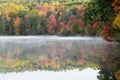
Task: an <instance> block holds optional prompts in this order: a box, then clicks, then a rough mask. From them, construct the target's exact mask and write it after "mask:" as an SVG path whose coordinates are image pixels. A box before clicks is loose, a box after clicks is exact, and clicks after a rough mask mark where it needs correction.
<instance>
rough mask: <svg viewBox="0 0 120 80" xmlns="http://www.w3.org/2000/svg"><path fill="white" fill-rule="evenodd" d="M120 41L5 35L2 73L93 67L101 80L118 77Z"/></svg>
mask: <svg viewBox="0 0 120 80" xmlns="http://www.w3.org/2000/svg"><path fill="white" fill-rule="evenodd" d="M119 50H120V44H119V43H117V42H107V41H104V40H103V39H101V38H92V37H57V36H52V37H50V36H49V37H47V36H41V37H40V36H39V37H37V36H34V37H32V36H31V37H30V36H29V37H1V38H0V72H13V71H16V72H21V71H35V70H51V71H62V70H72V69H76V68H77V69H79V70H83V69H85V68H88V67H91V68H93V69H99V70H100V72H99V76H98V78H99V79H100V80H102V79H104V78H105V79H108V80H115V75H114V74H115V73H116V72H117V71H118V70H119V69H120V62H119V61H120V52H119Z"/></svg>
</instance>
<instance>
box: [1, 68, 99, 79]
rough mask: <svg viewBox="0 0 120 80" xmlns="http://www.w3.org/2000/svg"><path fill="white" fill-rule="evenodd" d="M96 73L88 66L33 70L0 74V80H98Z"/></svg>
mask: <svg viewBox="0 0 120 80" xmlns="http://www.w3.org/2000/svg"><path fill="white" fill-rule="evenodd" d="M97 74H98V70H96V71H95V70H93V69H90V68H89V69H85V70H83V71H79V70H77V69H75V70H70V71H59V72H54V71H34V72H24V73H7V74H0V80H98V79H97Z"/></svg>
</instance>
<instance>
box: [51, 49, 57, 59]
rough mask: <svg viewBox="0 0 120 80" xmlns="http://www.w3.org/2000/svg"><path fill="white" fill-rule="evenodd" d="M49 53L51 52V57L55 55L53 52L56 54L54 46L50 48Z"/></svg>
mask: <svg viewBox="0 0 120 80" xmlns="http://www.w3.org/2000/svg"><path fill="white" fill-rule="evenodd" d="M50 54H51V56H52V57H55V54H56V48H52V50H51V53H50Z"/></svg>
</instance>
